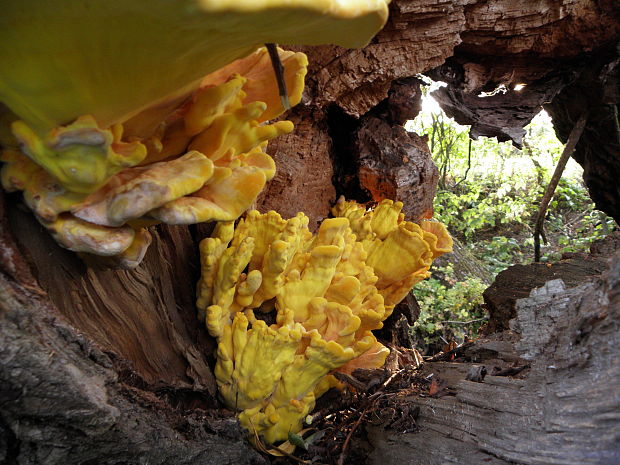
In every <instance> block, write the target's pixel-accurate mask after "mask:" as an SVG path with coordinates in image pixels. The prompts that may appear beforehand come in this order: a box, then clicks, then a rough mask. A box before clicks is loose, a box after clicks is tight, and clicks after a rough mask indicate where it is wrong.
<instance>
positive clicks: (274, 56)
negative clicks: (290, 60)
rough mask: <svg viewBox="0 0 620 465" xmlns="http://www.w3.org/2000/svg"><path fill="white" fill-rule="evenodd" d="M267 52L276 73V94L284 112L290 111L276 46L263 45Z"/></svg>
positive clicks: (282, 70) (282, 69)
mask: <svg viewBox="0 0 620 465" xmlns="http://www.w3.org/2000/svg"><path fill="white" fill-rule="evenodd" d="M265 47H267V51H268V52H269V58H271V66H273V70H274V72H275V73H276V81H277V82H278V93H279V94H280V101H281V102H282V106H283V107H284V109H285V110H290V109H291V103H290V102H289V100H288V92H287V91H286V81H285V80H284V66H282V62H281V61H280V55H279V54H278V48H277V47H278V46H277V45H276V44H265Z"/></svg>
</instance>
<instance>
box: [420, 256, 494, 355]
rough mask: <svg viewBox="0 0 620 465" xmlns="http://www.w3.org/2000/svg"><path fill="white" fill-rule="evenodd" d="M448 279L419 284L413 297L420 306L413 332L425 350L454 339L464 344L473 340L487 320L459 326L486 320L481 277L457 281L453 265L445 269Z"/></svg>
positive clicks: (444, 272)
mask: <svg viewBox="0 0 620 465" xmlns="http://www.w3.org/2000/svg"><path fill="white" fill-rule="evenodd" d="M442 273H443V274H444V276H445V277H446V278H447V282H446V281H441V280H439V279H437V278H430V279H427V280H425V281H422V282H421V283H418V284H417V285H416V286H415V287H414V289H413V294H414V295H415V297H416V300H417V301H418V303H419V304H420V316H419V317H418V320H417V321H416V322H415V323H414V326H413V331H414V335H415V337H416V339H417V341H418V344H419V345H420V346H422V348H424V347H425V348H427V349H428V348H429V347H431V346H437V345H438V344H440V343H441V342H447V341H451V340H454V339H457V340H459V341H460V342H462V341H463V339H464V338H465V337H470V338H473V337H474V336H475V335H476V333H477V331H478V329H479V328H480V326H481V324H482V323H483V321H476V322H475V323H468V324H459V323H454V322H469V321H471V320H478V319H481V318H484V311H483V310H482V292H483V291H484V289H485V287H486V286H485V285H484V283H483V282H482V281H480V280H479V279H478V278H471V279H468V280H467V281H456V280H455V279H454V270H453V268H452V267H451V265H448V266H446V267H444V268H442Z"/></svg>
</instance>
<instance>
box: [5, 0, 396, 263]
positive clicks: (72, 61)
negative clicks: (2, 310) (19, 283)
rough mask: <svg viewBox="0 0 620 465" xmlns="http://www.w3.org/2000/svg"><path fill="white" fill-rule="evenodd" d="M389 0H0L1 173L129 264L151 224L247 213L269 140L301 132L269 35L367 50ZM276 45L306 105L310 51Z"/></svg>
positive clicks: (76, 242) (59, 220) (57, 227)
mask: <svg viewBox="0 0 620 465" xmlns="http://www.w3.org/2000/svg"><path fill="white" fill-rule="evenodd" d="M388 3H389V1H388V0H359V1H356V0H262V1H258V0H234V1H233V0H176V1H167V0H49V1H45V2H39V1H34V0H9V1H7V2H4V4H3V6H2V15H0V102H1V103H0V144H1V146H2V148H3V153H2V155H1V160H2V161H3V162H4V165H3V168H2V173H1V177H2V185H3V187H4V189H5V190H7V191H23V193H24V199H25V201H26V204H27V205H28V206H29V207H30V208H31V209H32V210H33V211H34V213H35V214H36V216H37V218H38V220H39V221H40V222H41V223H42V224H43V225H44V226H45V227H47V228H48V229H49V230H50V232H52V234H53V236H54V237H55V239H56V240H57V241H58V243H59V244H61V245H62V246H63V247H66V248H69V249H70V250H74V251H77V252H81V253H87V254H95V255H103V256H106V263H115V264H117V265H119V266H123V267H133V266H136V265H137V264H138V263H139V261H140V260H141V258H142V257H143V256H144V252H145V250H146V247H148V244H149V243H150V235H149V234H148V231H146V230H145V229H144V228H145V227H148V226H149V225H153V224H157V223H159V222H165V223H170V224H189V223H195V222H201V221H231V220H235V219H236V218H238V217H239V215H241V213H243V212H244V211H245V210H246V209H247V208H248V207H249V206H250V205H251V204H252V203H253V201H254V200H255V199H256V197H257V195H258V194H259V193H260V191H261V189H262V188H263V187H264V185H265V183H266V182H267V181H268V180H269V179H271V178H272V177H273V176H274V174H275V165H274V163H273V160H272V159H271V158H270V157H269V155H267V153H266V147H267V143H268V141H269V140H270V139H273V138H274V137H277V136H279V135H281V134H286V133H288V132H290V131H292V130H293V125H292V123H290V122H289V121H277V122H271V123H270V121H272V120H274V119H275V118H277V117H278V116H280V115H281V114H282V113H283V112H284V111H285V109H284V107H283V105H282V103H281V100H280V98H279V94H278V86H277V82H276V79H275V77H274V75H273V71H272V68H271V62H270V60H269V56H268V53H267V51H266V50H265V49H264V48H263V47H262V44H264V43H279V44H285V45H288V44H291V45H292V44H307V45H314V44H326V43H332V44H338V45H341V46H345V47H361V46H363V45H365V44H366V43H367V42H368V41H369V40H370V38H371V37H372V36H373V35H374V34H375V33H376V32H377V31H378V30H379V29H380V28H381V27H382V26H383V24H384V23H385V21H386V18H387V4H388ZM278 53H279V56H280V59H281V61H282V63H283V66H284V79H285V82H286V87H287V90H288V99H289V101H290V103H291V104H292V105H294V104H297V103H298V102H299V101H300V100H301V94H302V90H303V82H304V77H305V74H306V67H307V59H306V57H305V55H303V54H302V53H293V52H286V51H284V50H281V49H280V50H279V51H278ZM108 233H109V234H112V236H109V235H108ZM119 238H122V240H120V239H119ZM112 257H117V258H116V259H115V260H114V259H111V258H112Z"/></svg>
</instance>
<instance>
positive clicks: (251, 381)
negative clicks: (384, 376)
mask: <svg viewBox="0 0 620 465" xmlns="http://www.w3.org/2000/svg"><path fill="white" fill-rule="evenodd" d="M401 209H402V204H401V203H400V202H392V201H389V200H385V201H383V202H381V203H380V204H379V205H378V206H377V207H376V208H375V209H374V210H373V209H370V210H367V209H366V208H365V207H364V206H362V205H358V204H356V203H354V202H344V201H341V202H339V203H338V204H337V205H336V207H334V210H333V212H334V215H335V216H336V218H331V219H327V220H324V221H323V223H322V224H321V226H320V227H319V230H318V231H317V233H316V234H312V233H310V231H309V230H308V218H307V217H306V216H305V215H303V214H302V213H299V214H297V216H295V217H294V218H291V219H289V220H283V219H282V218H281V217H280V215H278V214H277V213H276V212H273V211H272V212H269V213H266V214H260V213H258V212H256V211H251V212H248V214H247V215H246V217H245V218H244V219H241V220H240V221H239V224H238V225H237V226H236V227H234V226H233V222H226V223H220V224H219V225H218V228H216V231H215V233H214V235H213V237H210V238H207V239H205V240H203V241H202V242H201V244H200V252H201V268H202V275H201V279H200V282H199V283H198V291H197V294H198V300H197V307H198V317H199V318H200V319H201V320H202V321H204V322H205V324H206V326H207V329H208V330H209V332H210V334H211V335H213V336H214V337H216V338H217V341H218V360H217V364H216V369H215V374H216V378H217V382H218V386H219V388H220V394H221V397H222V399H223V400H224V401H225V402H226V404H227V405H228V406H229V407H231V408H234V409H237V410H239V411H240V415H239V418H240V421H241V424H242V425H243V426H244V427H246V428H247V429H248V430H250V431H256V432H257V433H258V434H260V435H261V436H262V437H263V438H264V439H265V440H266V441H268V442H274V441H280V440H285V439H286V438H287V436H288V433H289V432H293V433H296V432H299V431H300V430H301V429H302V426H303V425H302V421H303V419H304V418H305V416H306V415H307V414H308V413H309V412H310V410H311V409H312V408H313V406H314V404H315V401H316V398H317V397H318V396H320V395H321V394H323V393H324V392H325V391H326V390H327V389H329V387H332V386H336V385H337V382H335V380H334V378H333V376H331V375H330V373H332V372H334V371H342V372H345V373H351V372H352V371H353V370H355V369H356V368H376V367H380V366H382V365H383V363H384V362H385V358H386V357H387V355H388V353H389V351H388V349H387V348H386V347H384V346H383V345H382V344H381V343H379V342H378V341H377V340H376V338H375V336H374V335H373V334H372V330H373V329H378V328H381V327H382V325H383V321H384V320H385V319H386V318H387V317H388V316H389V315H390V313H391V312H392V309H393V307H394V305H395V304H396V303H398V301H399V300H400V299H402V298H403V297H404V296H405V294H406V292H408V291H409V290H410V289H411V287H412V286H413V284H415V282H417V281H419V280H421V279H423V278H424V277H425V276H426V275H427V273H428V268H429V266H430V264H431V261H432V259H433V258H435V257H437V256H439V255H441V254H442V253H445V252H449V251H450V250H451V239H450V237H449V236H448V234H447V231H446V229H445V228H444V227H443V225H441V224H440V223H434V222H430V221H428V222H424V223H423V224H422V225H421V226H420V225H416V224H413V223H411V222H408V221H405V219H404V216H403V215H402V213H401ZM350 218H351V219H350ZM358 232H359V233H360V235H359V237H358V235H357V233H358ZM265 312H275V323H273V324H271V325H267V323H266V322H265V321H263V320H262V319H261V314H262V313H265Z"/></svg>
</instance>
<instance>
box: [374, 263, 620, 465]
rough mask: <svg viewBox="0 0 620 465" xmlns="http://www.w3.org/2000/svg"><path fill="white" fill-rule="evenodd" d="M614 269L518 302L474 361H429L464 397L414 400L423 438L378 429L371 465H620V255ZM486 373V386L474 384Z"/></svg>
mask: <svg viewBox="0 0 620 465" xmlns="http://www.w3.org/2000/svg"><path fill="white" fill-rule="evenodd" d="M607 263H608V269H607V270H606V271H605V272H604V273H603V274H602V276H601V277H600V278H599V279H596V280H595V281H593V282H589V283H585V284H583V285H581V286H577V287H574V288H572V289H567V288H566V287H565V285H564V283H563V282H562V281H561V280H552V281H549V282H547V283H546V284H545V285H544V286H542V287H540V288H538V289H536V290H533V291H532V292H531V294H530V295H529V296H528V297H525V298H522V299H520V300H518V301H517V313H516V317H515V319H514V320H512V322H511V329H510V330H508V331H506V332H504V333H502V334H497V335H495V336H493V337H492V338H489V339H487V340H482V341H479V342H478V343H476V344H475V345H474V346H473V347H471V348H469V349H468V350H466V351H465V358H466V359H468V360H470V362H469V363H456V362H439V363H429V364H427V365H426V367H425V371H424V373H423V375H426V376H430V375H433V376H437V377H439V378H441V379H443V380H444V381H445V382H446V383H447V387H448V388H449V389H450V391H453V392H454V393H455V395H446V396H443V397H440V398H432V397H420V396H412V397H410V398H409V400H410V402H411V403H412V404H414V405H417V406H419V407H420V416H419V420H418V425H419V426H420V428H422V432H421V433H408V434H399V433H398V432H390V431H387V430H381V429H377V428H370V430H369V434H368V438H369V440H370V441H371V443H372V444H373V446H374V447H375V450H374V452H373V453H372V454H371V457H370V463H377V464H382V465H389V464H402V463H407V464H412V465H417V464H424V465H435V464H437V465H439V464H447V463H454V464H461V463H472V464H484V463H496V464H508V463H517V464H528V465H530V464H531V465H534V464H537V465H549V464H558V465H560V464H561V465H572V464H574V465H582V464H599V465H602V464H604V465H614V464H617V463H618V462H619V461H620V442H618V437H619V435H620V391H619V390H618V389H616V386H617V385H618V383H619V382H620V358H619V357H618V347H619V344H620V253H616V254H615V255H614V256H613V257H612V258H611V259H610V260H609V261H608V262H607ZM476 366H485V367H486V370H487V371H488V373H489V374H488V375H487V376H486V377H484V380H483V381H482V382H475V381H469V380H467V374H468V372H469V371H470V368H471V367H476ZM508 367H512V368H513V370H512V371H506V368H508ZM514 368H519V370H515V369H514ZM515 371H516V372H517V373H516V374H515V375H513V376H497V374H502V373H514V372H515Z"/></svg>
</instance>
